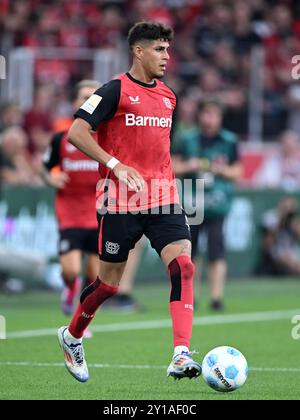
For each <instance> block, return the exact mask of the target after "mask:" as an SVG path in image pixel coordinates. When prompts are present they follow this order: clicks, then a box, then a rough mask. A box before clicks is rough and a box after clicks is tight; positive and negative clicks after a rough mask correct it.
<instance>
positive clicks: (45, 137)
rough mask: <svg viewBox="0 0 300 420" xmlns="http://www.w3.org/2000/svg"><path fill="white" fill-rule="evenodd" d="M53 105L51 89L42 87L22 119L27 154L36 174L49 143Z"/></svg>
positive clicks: (46, 86)
mask: <svg viewBox="0 0 300 420" xmlns="http://www.w3.org/2000/svg"><path fill="white" fill-rule="evenodd" d="M54 105H55V103H54V92H53V89H52V87H51V86H49V85H45V86H43V85H42V86H40V87H39V88H38V89H37V91H36V94H35V102H34V106H33V108H32V109H31V110H29V111H28V112H27V113H26V114H25V117H24V129H25V130H26V132H27V134H28V137H29V143H28V152H29V154H30V159H31V163H32V165H33V170H34V171H35V172H36V173H39V172H40V168H41V165H42V158H43V155H44V153H45V151H46V150H47V147H48V145H49V142H50V137H51V134H52V117H53V114H52V113H51V111H52V107H54Z"/></svg>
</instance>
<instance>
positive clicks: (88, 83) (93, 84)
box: [70, 79, 101, 102]
mask: <svg viewBox="0 0 300 420" xmlns="http://www.w3.org/2000/svg"><path fill="white" fill-rule="evenodd" d="M86 87H88V88H92V89H95V90H97V89H99V88H100V87H101V83H100V82H98V81H97V80H88V79H86V80H81V81H80V82H78V83H76V85H75V87H74V88H73V89H72V91H71V94H70V100H71V101H72V102H74V101H76V99H77V98H78V95H79V92H80V90H81V89H82V88H86Z"/></svg>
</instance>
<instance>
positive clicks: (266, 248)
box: [258, 198, 300, 276]
mask: <svg viewBox="0 0 300 420" xmlns="http://www.w3.org/2000/svg"><path fill="white" fill-rule="evenodd" d="M298 212H299V206H298V202H297V200H296V199H293V198H285V199H283V200H282V201H281V202H280V203H279V205H278V208H277V209H273V210H269V211H268V212H266V213H265V214H264V215H263V217H262V224H261V227H262V252H261V261H260V264H259V269H258V273H259V274H267V275H279V276H281V275H299V274H300V217H299V215H298Z"/></svg>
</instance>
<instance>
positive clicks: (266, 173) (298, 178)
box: [256, 130, 300, 191]
mask: <svg viewBox="0 0 300 420" xmlns="http://www.w3.org/2000/svg"><path fill="white" fill-rule="evenodd" d="M279 142H280V148H279V149H278V151H277V150H276V152H274V153H273V155H272V156H270V157H269V158H267V159H266V160H265V163H264V164H263V167H262V169H261V170H260V171H259V174H258V175H257V178H256V183H257V185H258V186H259V187H261V188H283V189H285V190H287V191H296V190H299V189H300V164H299V162H300V140H299V136H298V134H297V133H295V132H293V131H289V130H288V131H284V132H283V133H282V134H281V136H280V139H279Z"/></svg>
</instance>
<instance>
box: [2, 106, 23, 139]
mask: <svg viewBox="0 0 300 420" xmlns="http://www.w3.org/2000/svg"><path fill="white" fill-rule="evenodd" d="M22 124H23V114H22V111H21V109H20V107H19V105H18V104H17V103H15V102H7V103H5V104H3V105H2V107H1V111H0V133H1V132H2V131H4V130H6V129H7V128H9V127H12V126H22Z"/></svg>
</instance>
